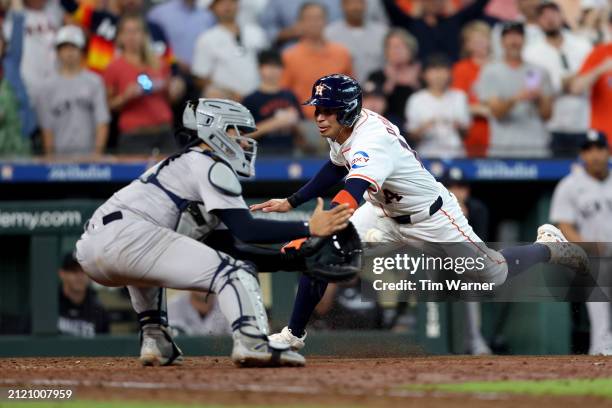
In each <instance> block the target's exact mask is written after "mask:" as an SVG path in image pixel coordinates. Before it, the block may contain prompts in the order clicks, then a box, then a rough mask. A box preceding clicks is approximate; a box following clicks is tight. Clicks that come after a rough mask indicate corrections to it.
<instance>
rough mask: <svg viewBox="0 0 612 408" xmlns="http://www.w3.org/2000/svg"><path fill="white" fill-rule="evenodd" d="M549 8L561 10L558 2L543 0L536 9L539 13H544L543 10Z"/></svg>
mask: <svg viewBox="0 0 612 408" xmlns="http://www.w3.org/2000/svg"><path fill="white" fill-rule="evenodd" d="M547 9H553V10H557V11H561V7H559V5H558V4H557V3H555V2H554V1H550V0H547V1H543V2H541V3H540V4H538V7H537V8H536V11H537V13H538V15H540V14H542V12H543V11H544V10H547Z"/></svg>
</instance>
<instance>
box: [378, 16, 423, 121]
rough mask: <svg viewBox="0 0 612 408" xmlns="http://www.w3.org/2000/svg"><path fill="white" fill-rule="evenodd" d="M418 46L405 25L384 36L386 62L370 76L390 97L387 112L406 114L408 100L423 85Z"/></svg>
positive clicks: (402, 115) (397, 114)
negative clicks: (417, 57) (418, 59)
mask: <svg viewBox="0 0 612 408" xmlns="http://www.w3.org/2000/svg"><path fill="white" fill-rule="evenodd" d="M418 50H419V45H418V43H417V41H416V38H414V37H413V36H412V35H411V34H410V33H408V32H407V31H406V30H404V29H403V28H394V29H392V30H391V31H389V33H388V34H387V37H385V47H384V51H385V66H384V67H383V69H381V70H379V71H375V72H373V73H372V74H371V75H370V77H369V78H368V80H370V81H373V82H375V83H376V84H378V85H380V86H382V88H383V92H384V93H385V95H386V97H387V115H392V116H395V117H400V118H403V117H404V110H405V108H406V101H407V100H408V98H409V97H410V95H412V94H413V93H414V92H415V91H417V90H418V89H419V88H420V87H421V83H420V81H419V78H420V76H421V64H420V63H419V62H418V61H417V59H416V56H417V54H418ZM403 128H404V126H400V129H403Z"/></svg>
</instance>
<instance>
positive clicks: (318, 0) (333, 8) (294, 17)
mask: <svg viewBox="0 0 612 408" xmlns="http://www.w3.org/2000/svg"><path fill="white" fill-rule="evenodd" d="M366 1H367V7H366V8H367V10H366V13H367V14H366V21H372V22H374V21H375V22H379V23H383V24H384V23H386V15H385V12H384V10H383V8H382V6H381V4H380V0H366ZM340 2H341V0H311V1H309V0H291V1H287V0H269V3H268V6H267V7H266V9H265V11H264V13H263V15H262V16H261V26H262V27H264V29H265V30H266V32H267V34H268V38H269V39H270V41H272V42H273V43H274V44H276V45H278V46H283V45H286V44H288V43H292V42H294V41H296V40H299V39H300V38H301V37H302V35H303V30H304V27H302V24H301V21H300V19H299V16H300V14H301V10H302V8H303V7H304V5H306V4H321V5H322V6H323V7H325V12H326V14H327V19H328V21H331V22H333V21H336V20H339V19H340V18H342V9H341V6H340ZM330 40H331V41H335V39H333V38H330Z"/></svg>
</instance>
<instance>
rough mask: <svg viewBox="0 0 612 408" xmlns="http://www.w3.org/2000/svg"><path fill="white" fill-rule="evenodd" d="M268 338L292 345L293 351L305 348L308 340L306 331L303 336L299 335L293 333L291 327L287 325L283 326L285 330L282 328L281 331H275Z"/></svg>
mask: <svg viewBox="0 0 612 408" xmlns="http://www.w3.org/2000/svg"><path fill="white" fill-rule="evenodd" d="M268 339H269V340H270V341H274V342H276V343H281V344H285V345H287V346H289V347H291V350H293V351H298V350H301V349H303V348H304V346H305V345H306V342H305V341H304V340H306V332H304V335H303V336H302V337H297V336H294V335H293V333H291V329H290V328H289V327H287V326H285V327H283V330H281V332H280V333H274V334H271V335H269V336H268Z"/></svg>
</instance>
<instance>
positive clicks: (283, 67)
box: [0, 0, 612, 158]
mask: <svg viewBox="0 0 612 408" xmlns="http://www.w3.org/2000/svg"><path fill="white" fill-rule="evenodd" d="M0 9H1V10H0V16H1V19H2V26H3V30H2V35H1V36H0V57H1V58H2V69H1V70H0V155H1V156H3V157H15V156H29V155H37V154H40V155H47V156H62V157H64V156H71V155H72V156H74V155H77V156H79V157H87V156H90V155H92V156H95V155H103V154H125V155H151V154H153V155H155V154H158V153H162V154H164V153H168V152H171V151H172V150H173V149H174V146H175V145H174V139H173V133H172V127H173V125H174V124H176V123H177V121H180V119H181V111H182V106H183V105H184V102H185V101H186V100H188V99H190V98H194V97H200V96H205V97H220V98H230V99H234V100H238V101H241V102H243V103H244V104H245V105H246V106H247V107H248V108H249V109H250V110H251V111H252V112H253V114H254V117H255V119H256V121H257V124H258V127H259V130H258V131H257V132H256V133H255V134H254V135H253V136H254V137H255V138H257V139H258V140H259V142H260V149H259V151H260V152H261V154H264V155H277V156H279V155H281V156H290V155H311V154H323V153H324V151H325V144H323V143H321V140H320V137H319V136H318V134H317V129H316V126H315V125H314V124H313V120H312V116H313V110H312V108H311V107H304V106H301V104H300V103H301V102H303V101H304V100H306V99H308V97H309V96H310V92H311V87H312V83H313V82H314V81H315V80H316V79H317V78H319V77H320V76H323V75H326V74H330V73H344V74H347V75H351V76H353V77H355V78H356V79H357V80H358V81H359V82H360V83H361V84H362V87H363V89H364V106H365V107H367V108H368V109H372V110H375V111H377V112H378V113H381V114H384V115H385V116H387V117H388V118H389V120H390V121H392V122H393V123H395V124H396V125H398V127H400V129H401V130H402V131H403V132H404V135H405V137H406V138H407V140H408V141H409V142H410V143H411V145H412V146H413V147H414V148H415V149H416V150H417V151H418V152H419V153H420V154H421V155H422V156H423V157H440V158H457V157H483V156H489V157H541V158H545V157H574V156H575V154H576V152H577V150H578V147H579V146H580V143H581V141H582V139H583V138H584V135H585V134H586V132H587V131H588V130H589V129H597V130H599V131H602V132H605V133H606V134H607V135H608V137H611V138H612V115H610V114H609V113H610V108H609V106H611V104H610V103H609V102H610V101H611V100H612V86H611V85H610V84H611V83H612V42H611V41H612V14H611V12H610V2H609V1H608V0H557V1H546V0H509V1H505V0H504V1H501V0H313V1H309V0H295V1H284V0H197V1H196V0H167V1H162V2H154V3H152V4H149V3H145V0H109V1H101V0H2V2H0Z"/></svg>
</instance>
